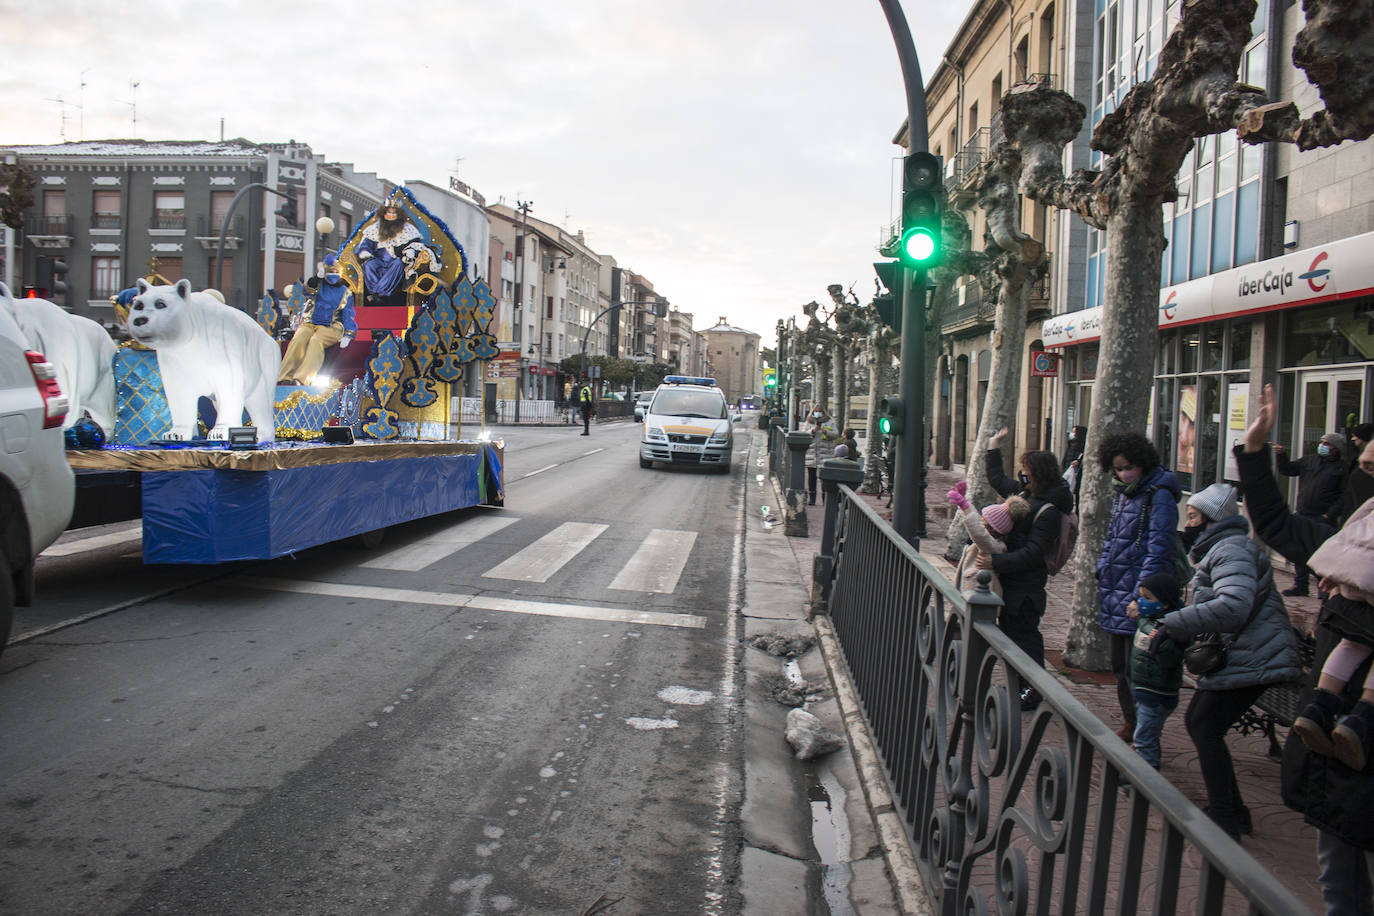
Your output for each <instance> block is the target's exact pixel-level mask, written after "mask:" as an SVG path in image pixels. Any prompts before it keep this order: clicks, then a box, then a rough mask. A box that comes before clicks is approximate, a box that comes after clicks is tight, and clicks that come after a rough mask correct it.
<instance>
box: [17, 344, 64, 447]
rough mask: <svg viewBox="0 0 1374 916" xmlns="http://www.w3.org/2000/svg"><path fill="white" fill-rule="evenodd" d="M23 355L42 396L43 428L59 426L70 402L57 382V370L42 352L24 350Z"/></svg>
mask: <svg viewBox="0 0 1374 916" xmlns="http://www.w3.org/2000/svg"><path fill="white" fill-rule="evenodd" d="M24 356H25V357H26V358H27V359H28V361H29V371H30V372H32V373H33V383H34V384H35V385H37V386H38V393H39V394H40V395H41V396H42V398H43V428H44V429H52V428H53V427H54V426H61V425H62V421H63V420H65V419H66V418H67V408H68V407H69V406H70V403H71V402H70V401H68V400H67V396H66V395H65V394H63V393H62V386H61V385H59V384H57V370H56V369H54V368H53V365H52V363H50V362H48V360H47V359H46V358H45V357H44V356H43V354H42V353H35V352H34V351H33V350H25V351H24Z"/></svg>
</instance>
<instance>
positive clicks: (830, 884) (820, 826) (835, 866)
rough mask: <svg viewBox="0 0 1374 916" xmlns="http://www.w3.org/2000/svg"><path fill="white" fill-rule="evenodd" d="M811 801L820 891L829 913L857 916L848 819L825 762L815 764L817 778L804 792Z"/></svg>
mask: <svg viewBox="0 0 1374 916" xmlns="http://www.w3.org/2000/svg"><path fill="white" fill-rule="evenodd" d="M807 798H808V800H809V801H810V802H811V842H812V843H813V844H814V845H815V847H816V854H817V855H818V856H819V857H820V860H821V893H822V895H823V896H824V898H825V905H826V908H827V909H828V911H829V912H830V916H856V911H855V909H854V903H853V901H851V900H850V899H849V884H850V881H851V880H852V879H853V871H852V870H851V869H850V867H849V847H850V839H849V819H848V818H847V817H846V816H845V813H844V798H845V792H844V788H843V787H842V786H841V785H840V782H839V780H837V779H836V778H835V773H834V771H833V770H832V769H831V768H830V765H829V764H828V763H826V762H825V761H823V760H822V761H821V762H820V763H819V764H818V765H817V767H816V780H815V782H814V783H813V784H812V785H811V787H810V788H809V789H808V791H807Z"/></svg>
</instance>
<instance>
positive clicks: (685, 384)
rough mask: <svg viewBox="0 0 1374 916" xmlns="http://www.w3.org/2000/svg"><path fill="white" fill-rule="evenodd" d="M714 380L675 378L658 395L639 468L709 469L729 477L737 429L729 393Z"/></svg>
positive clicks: (647, 420) (649, 414)
mask: <svg viewBox="0 0 1374 916" xmlns="http://www.w3.org/2000/svg"><path fill="white" fill-rule="evenodd" d="M715 385H716V380H715V379H713V378H696V377H690V376H684V375H670V376H668V377H667V378H665V379H664V380H663V384H662V385H659V386H658V390H656V391H655V392H654V399H653V401H652V402H650V404H649V409H648V412H647V413H645V415H644V432H643V434H642V435H641V436H640V440H639V466H640V467H642V468H651V467H653V466H654V462H655V461H660V462H662V463H664V464H687V465H696V466H698V467H701V466H706V467H711V468H714V469H716V470H717V471H720V472H721V473H724V474H728V473H730V456H731V454H732V453H733V450H734V445H735V435H734V424H735V423H738V422H739V414H735V415H733V416H732V415H731V413H730V405H729V404H728V403H726V401H725V394H724V392H722V391H721V390H720V389H719V388H717V387H715Z"/></svg>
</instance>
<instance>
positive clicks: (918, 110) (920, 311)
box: [878, 0, 930, 546]
mask: <svg viewBox="0 0 1374 916" xmlns="http://www.w3.org/2000/svg"><path fill="white" fill-rule="evenodd" d="M878 2H879V3H880V4H881V5H882V8H883V14H884V15H885V16H886V17H887V25H888V28H889V29H890V30H891V32H892V40H893V41H894V42H895V43H896V45H897V59H898V61H899V62H900V63H901V65H902V82H903V83H904V84H905V87H906V122H907V123H906V132H907V153H908V154H911V153H925V152H929V146H930V134H929V127H928V124H927V121H926V93H925V84H924V83H922V82H921V62H920V60H919V59H918V58H917V56H916V45H915V43H913V42H912V40H911V28H910V26H908V25H907V21H906V14H904V13H903V12H902V7H901V3H900V0H878ZM904 228H905V227H904ZM902 274H903V279H902V284H901V286H902V338H901V351H900V354H901V355H900V359H901V362H902V368H901V375H900V380H899V381H898V383H897V389H898V391H900V392H901V397H902V402H903V406H904V408H905V423H904V430H903V435H902V436H900V437H899V439H898V443H897V467H896V473H895V474H894V475H893V477H894V480H893V483H894V487H893V489H894V490H895V491H896V499H895V500H894V502H895V505H894V506H893V511H892V527H893V528H895V529H896V531H897V533H898V534H899V535H901V536H902V538H903V539H905V540H907V541H908V542H910V543H911V544H912V546H917V545H918V544H919V536H920V535H921V534H924V533H925V532H924V527H925V524H924V523H925V505H924V504H925V476H926V435H925V423H924V419H925V410H926V403H925V400H926V399H925V392H924V391H923V390H922V389H923V388H924V387H925V386H924V380H925V379H924V375H925V336H926V324H925V321H926V315H925V300H926V274H925V271H923V270H913V269H911V268H906V269H904V270H903V271H902Z"/></svg>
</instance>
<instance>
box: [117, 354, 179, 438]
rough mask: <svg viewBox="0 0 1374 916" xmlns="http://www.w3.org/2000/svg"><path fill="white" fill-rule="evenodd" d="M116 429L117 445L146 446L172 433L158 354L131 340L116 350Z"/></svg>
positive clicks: (170, 416) (170, 413) (169, 411)
mask: <svg viewBox="0 0 1374 916" xmlns="http://www.w3.org/2000/svg"><path fill="white" fill-rule="evenodd" d="M114 377H115V428H114V437H113V439H112V440H111V441H113V442H114V443H116V444H118V445H147V444H148V443H150V442H153V441H154V440H157V439H161V438H163V437H165V436H166V435H167V434H168V433H170V432H171V431H172V411H171V410H170V409H169V408H168V407H167V392H166V391H165V390H164V389H163V387H162V370H161V368H160V367H159V366H158V363H157V353H156V352H155V351H153V350H149V349H147V348H146V347H142V346H133V342H132V341H130V342H128V343H126V344H123V345H121V346H120V347H119V349H118V350H116V351H115V356H114Z"/></svg>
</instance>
